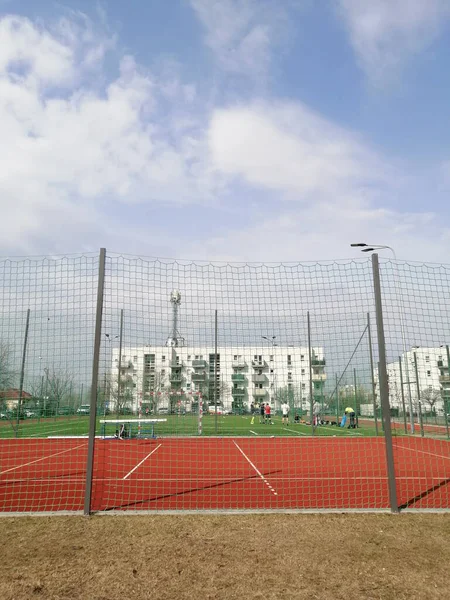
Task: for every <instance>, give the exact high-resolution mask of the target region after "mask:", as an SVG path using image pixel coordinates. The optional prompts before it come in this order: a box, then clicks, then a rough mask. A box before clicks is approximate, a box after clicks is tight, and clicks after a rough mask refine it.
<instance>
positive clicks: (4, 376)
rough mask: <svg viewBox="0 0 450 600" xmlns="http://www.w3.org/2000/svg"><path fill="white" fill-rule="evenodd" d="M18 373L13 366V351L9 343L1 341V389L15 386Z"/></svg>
mask: <svg viewBox="0 0 450 600" xmlns="http://www.w3.org/2000/svg"><path fill="white" fill-rule="evenodd" d="M16 377H17V373H16V372H15V371H14V370H13V367H12V352H11V348H10V347H9V346H8V344H5V343H4V342H0V391H2V390H7V389H8V388H11V387H13V386H14V383H15V381H16Z"/></svg>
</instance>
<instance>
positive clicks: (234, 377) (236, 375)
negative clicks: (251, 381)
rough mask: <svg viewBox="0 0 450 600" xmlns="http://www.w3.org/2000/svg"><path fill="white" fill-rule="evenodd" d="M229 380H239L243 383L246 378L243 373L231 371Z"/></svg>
mask: <svg viewBox="0 0 450 600" xmlns="http://www.w3.org/2000/svg"><path fill="white" fill-rule="evenodd" d="M231 381H236V382H238V381H240V382H242V383H244V382H245V381H247V378H246V377H245V375H241V374H240V373H233V374H232V375H231Z"/></svg>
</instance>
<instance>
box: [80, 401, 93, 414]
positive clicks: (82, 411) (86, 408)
mask: <svg viewBox="0 0 450 600" xmlns="http://www.w3.org/2000/svg"><path fill="white" fill-rule="evenodd" d="M90 412H91V407H90V405H89V404H82V405H81V406H80V407H79V408H77V414H78V415H88V414H89V413H90Z"/></svg>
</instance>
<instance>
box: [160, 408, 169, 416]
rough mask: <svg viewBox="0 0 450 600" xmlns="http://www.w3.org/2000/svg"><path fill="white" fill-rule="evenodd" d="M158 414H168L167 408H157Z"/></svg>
mask: <svg viewBox="0 0 450 600" xmlns="http://www.w3.org/2000/svg"><path fill="white" fill-rule="evenodd" d="M158 414H160V415H168V414H169V409H168V408H165V407H163V408H158Z"/></svg>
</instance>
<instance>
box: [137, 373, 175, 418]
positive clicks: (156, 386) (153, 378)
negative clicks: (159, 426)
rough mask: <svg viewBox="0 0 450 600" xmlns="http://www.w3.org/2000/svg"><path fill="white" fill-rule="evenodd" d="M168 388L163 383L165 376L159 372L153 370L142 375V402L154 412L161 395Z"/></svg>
mask: <svg viewBox="0 0 450 600" xmlns="http://www.w3.org/2000/svg"><path fill="white" fill-rule="evenodd" d="M169 389H170V388H169V387H168V386H167V385H166V383H165V378H164V376H163V375H161V373H160V372H154V373H152V374H150V375H146V376H145V377H144V384H143V395H142V403H143V404H144V405H145V406H146V407H148V408H149V410H151V411H153V412H156V411H157V409H158V404H159V401H160V400H161V396H162V395H163V394H164V393H165V392H167V391H168V390H169Z"/></svg>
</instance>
